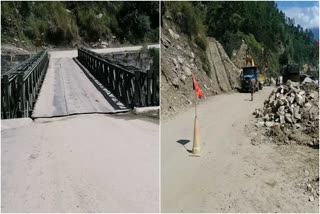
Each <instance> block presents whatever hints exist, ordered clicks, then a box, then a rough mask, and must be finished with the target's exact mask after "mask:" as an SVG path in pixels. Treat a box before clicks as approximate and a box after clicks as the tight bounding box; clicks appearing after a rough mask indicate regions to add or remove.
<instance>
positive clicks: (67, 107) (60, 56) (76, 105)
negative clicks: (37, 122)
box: [32, 51, 125, 117]
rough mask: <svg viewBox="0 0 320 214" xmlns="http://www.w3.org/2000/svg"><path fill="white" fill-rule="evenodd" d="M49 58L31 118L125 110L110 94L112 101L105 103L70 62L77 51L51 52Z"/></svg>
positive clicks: (77, 66)
mask: <svg viewBox="0 0 320 214" xmlns="http://www.w3.org/2000/svg"><path fill="white" fill-rule="evenodd" d="M49 56H50V61H49V67H48V70H47V74H46V77H45V80H44V82H43V86H42V87H41V90H40V94H39V97H38V99H37V102H36V105H35V108H34V110H33V114H32V116H33V117H52V116H60V115H69V114H74V113H87V112H114V111H118V110H123V109H125V107H124V105H123V104H122V103H121V102H119V101H118V100H116V99H115V98H114V96H113V95H112V94H110V93H109V94H110V100H111V102H110V101H107V99H106V98H105V97H104V96H103V95H102V93H101V92H100V91H99V90H98V89H97V88H96V87H95V86H94V84H93V83H92V82H91V81H90V79H89V78H88V77H87V76H86V74H85V73H84V71H83V70H82V69H81V68H80V67H79V65H78V64H77V63H76V62H75V61H74V60H73V59H72V58H73V57H76V56H77V52H76V51H52V52H49ZM87 73H88V74H89V72H87ZM89 75H90V74H89ZM112 100H114V101H112Z"/></svg>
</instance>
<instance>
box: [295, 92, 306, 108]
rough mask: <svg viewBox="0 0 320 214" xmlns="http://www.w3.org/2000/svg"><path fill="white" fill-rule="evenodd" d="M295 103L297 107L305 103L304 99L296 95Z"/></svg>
mask: <svg viewBox="0 0 320 214" xmlns="http://www.w3.org/2000/svg"><path fill="white" fill-rule="evenodd" d="M295 101H296V102H297V103H298V105H300V106H302V105H303V104H304V102H305V98H304V97H303V96H301V95H300V94H296V96H295Z"/></svg>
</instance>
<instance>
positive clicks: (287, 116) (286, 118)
mask: <svg viewBox="0 0 320 214" xmlns="http://www.w3.org/2000/svg"><path fill="white" fill-rule="evenodd" d="M284 118H285V120H286V121H287V122H288V123H293V121H292V116H291V114H288V113H287V114H285V116H284Z"/></svg>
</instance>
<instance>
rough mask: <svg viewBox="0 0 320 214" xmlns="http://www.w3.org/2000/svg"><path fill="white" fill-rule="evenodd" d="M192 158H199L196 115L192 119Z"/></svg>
mask: <svg viewBox="0 0 320 214" xmlns="http://www.w3.org/2000/svg"><path fill="white" fill-rule="evenodd" d="M192 156H197V157H200V140H199V131H198V118H197V115H196V116H195V117H194V131H193V147H192Z"/></svg>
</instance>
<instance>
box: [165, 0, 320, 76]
mask: <svg viewBox="0 0 320 214" xmlns="http://www.w3.org/2000/svg"><path fill="white" fill-rule="evenodd" d="M164 9H165V10H166V12H168V13H169V14H171V16H173V20H174V22H175V23H176V25H177V26H179V27H180V28H181V29H180V30H181V31H182V32H183V33H185V34H187V35H188V36H190V38H192V41H194V42H195V43H196V44H197V45H198V46H199V47H201V49H203V50H205V48H206V46H207V44H206V40H205V37H206V36H209V37H215V38H216V39H217V40H218V41H220V42H221V43H222V44H223V46H224V48H225V50H226V52H227V54H228V55H229V56H231V55H232V51H233V50H237V49H239V47H240V46H241V44H242V40H244V41H245V42H246V43H247V44H248V47H249V52H250V54H252V55H253V57H254V59H255V62H256V64H257V65H258V67H260V69H264V68H266V67H267V68H268V69H267V72H268V74H269V75H271V76H275V75H277V73H279V71H280V69H281V67H282V65H284V64H286V63H298V64H300V65H302V64H311V65H313V66H316V67H317V68H318V64H319V59H318V57H319V48H318V46H317V45H316V43H315V41H314V40H313V34H312V31H311V30H309V29H303V28H302V27H301V26H300V25H295V23H294V20H293V19H290V18H288V17H286V16H285V14H284V13H283V12H282V11H280V10H278V8H277V5H276V3H275V2H272V1H265V2H261V1H240V2H223V1H206V2H167V3H165V6H164ZM201 58H203V57H201ZM202 61H204V59H202ZM206 72H207V71H206ZM314 75H316V76H318V75H319V74H318V73H317V72H316V73H315V74H314Z"/></svg>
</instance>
